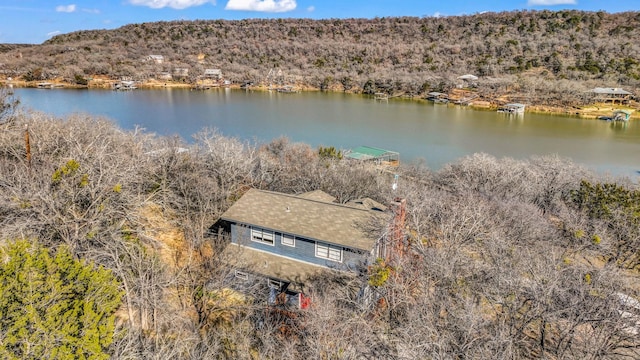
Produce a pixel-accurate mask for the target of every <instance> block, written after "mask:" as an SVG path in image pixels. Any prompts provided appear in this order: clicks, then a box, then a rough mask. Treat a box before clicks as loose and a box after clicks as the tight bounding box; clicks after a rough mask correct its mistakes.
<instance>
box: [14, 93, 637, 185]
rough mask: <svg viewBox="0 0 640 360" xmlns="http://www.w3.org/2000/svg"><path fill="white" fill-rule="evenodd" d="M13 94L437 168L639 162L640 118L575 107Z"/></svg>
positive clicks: (165, 124) (356, 98)
mask: <svg viewBox="0 0 640 360" xmlns="http://www.w3.org/2000/svg"><path fill="white" fill-rule="evenodd" d="M15 94H16V95H17V96H18V97H19V99H20V101H21V102H22V105H23V107H26V108H31V109H34V110H39V111H44V112H47V113H52V114H56V115H58V116H66V115H68V114H70V113H77V112H83V113H90V114H95V115H101V116H106V117H108V118H111V119H113V121H114V122H115V123H117V124H118V125H120V126H121V127H122V128H124V129H133V128H134V127H135V126H136V125H138V126H141V127H143V128H145V129H146V130H147V131H149V132H154V133H157V134H160V135H179V136H181V137H182V138H184V139H185V140H186V141H190V140H191V135H192V134H194V133H196V132H198V131H200V130H201V129H202V128H204V127H212V128H217V129H218V130H219V131H220V132H221V133H222V134H223V135H226V136H231V137H237V138H240V139H243V140H256V141H259V142H268V141H270V140H272V139H274V138H277V137H280V136H286V137H287V138H289V140H290V141H292V142H304V143H307V144H309V145H311V146H313V147H317V146H319V145H322V146H335V147H337V148H341V149H349V148H354V147H357V146H360V145H368V146H374V147H380V148H385V149H389V150H393V151H397V152H399V153H400V158H401V161H403V162H414V161H424V163H425V164H426V165H427V166H428V167H430V168H432V169H438V168H440V167H441V166H442V165H443V164H445V163H448V162H452V161H454V160H456V159H458V158H460V157H463V156H465V155H469V154H473V153H476V152H485V153H488V154H491V155H494V156H496V157H505V156H508V157H513V158H518V159H524V158H528V157H529V156H531V155H544V154H559V155H561V156H564V157H569V158H571V159H573V160H574V161H575V162H578V163H582V164H585V165H587V166H589V167H592V168H594V169H596V170H598V171H601V172H611V173H613V174H615V175H627V176H630V177H633V178H636V177H637V175H638V173H637V171H638V170H640V163H639V162H638V155H640V126H639V125H640V124H638V123H636V122H634V121H631V122H629V123H628V124H626V125H625V124H621V123H609V122H606V121H601V120H587V119H579V118H576V117H569V116H552V115H543V114H528V113H527V114H524V115H523V116H514V115H506V114H499V113H496V112H494V111H481V110H474V109H471V108H466V107H461V106H455V105H441V104H432V103H429V102H423V101H415V100H399V99H397V100H396V99H391V100H389V101H388V102H387V101H384V102H380V101H375V100H373V99H372V98H370V97H367V96H361V95H351V94H341V93H320V92H303V93H295V94H283V93H277V92H267V91H254V92H246V91H243V90H234V89H215V90H208V91H190V90H185V89H163V90H135V91H111V90H93V89H92V90H66V89H60V90H58V89H56V90H41V89H15Z"/></svg>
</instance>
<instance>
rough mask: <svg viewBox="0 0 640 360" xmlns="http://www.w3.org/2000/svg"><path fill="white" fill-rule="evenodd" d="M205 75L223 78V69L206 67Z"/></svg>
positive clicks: (212, 77) (214, 78)
mask: <svg viewBox="0 0 640 360" xmlns="http://www.w3.org/2000/svg"><path fill="white" fill-rule="evenodd" d="M204 77H205V78H207V79H213V80H222V70H220V69H205V70H204Z"/></svg>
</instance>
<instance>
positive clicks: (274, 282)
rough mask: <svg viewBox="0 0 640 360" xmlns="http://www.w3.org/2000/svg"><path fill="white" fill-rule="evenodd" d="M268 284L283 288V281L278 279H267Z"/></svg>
mask: <svg viewBox="0 0 640 360" xmlns="http://www.w3.org/2000/svg"><path fill="white" fill-rule="evenodd" d="M267 285H269V288H271V289H276V290H280V288H282V283H281V282H280V281H278V280H273V279H267Z"/></svg>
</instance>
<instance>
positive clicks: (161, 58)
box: [147, 55, 164, 64]
mask: <svg viewBox="0 0 640 360" xmlns="http://www.w3.org/2000/svg"><path fill="white" fill-rule="evenodd" d="M147 60H149V61H153V62H155V63H156V64H162V63H163V62H164V56H162V55H149V56H147Z"/></svg>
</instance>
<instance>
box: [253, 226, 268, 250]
mask: <svg viewBox="0 0 640 360" xmlns="http://www.w3.org/2000/svg"><path fill="white" fill-rule="evenodd" d="M251 241H255V242H259V243H262V244H267V245H271V246H273V245H274V244H273V231H269V230H262V229H251Z"/></svg>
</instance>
